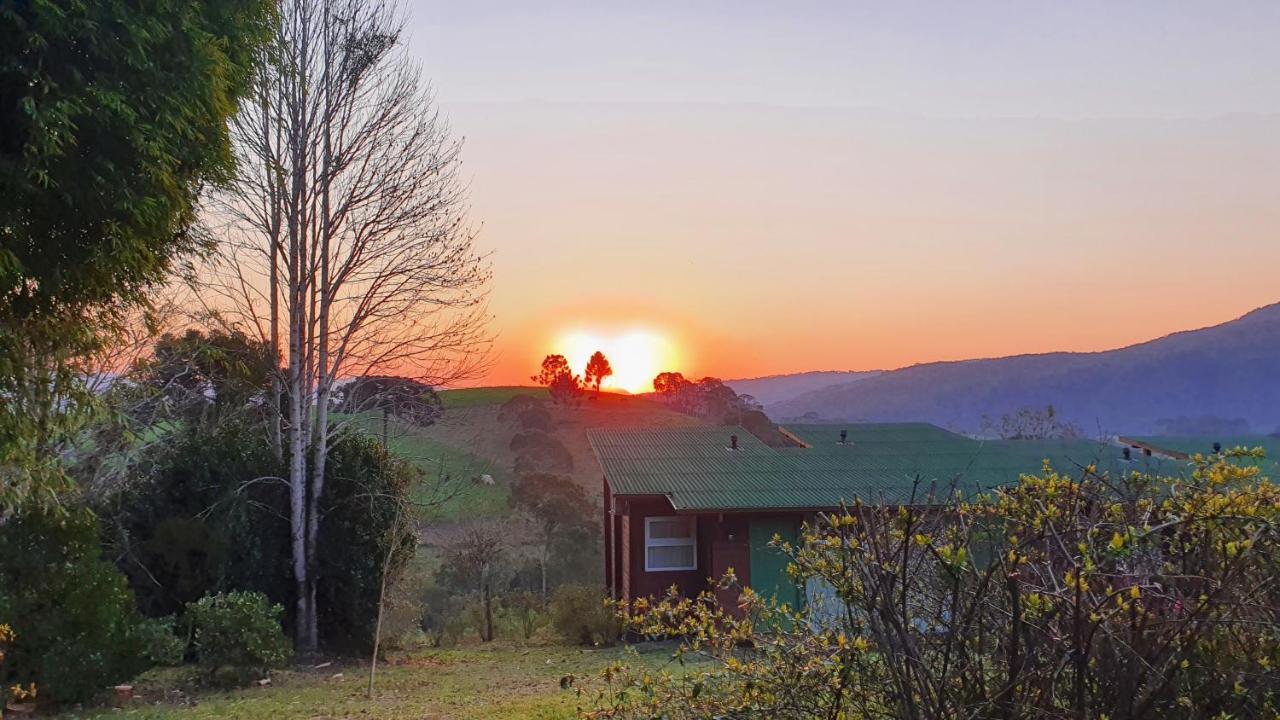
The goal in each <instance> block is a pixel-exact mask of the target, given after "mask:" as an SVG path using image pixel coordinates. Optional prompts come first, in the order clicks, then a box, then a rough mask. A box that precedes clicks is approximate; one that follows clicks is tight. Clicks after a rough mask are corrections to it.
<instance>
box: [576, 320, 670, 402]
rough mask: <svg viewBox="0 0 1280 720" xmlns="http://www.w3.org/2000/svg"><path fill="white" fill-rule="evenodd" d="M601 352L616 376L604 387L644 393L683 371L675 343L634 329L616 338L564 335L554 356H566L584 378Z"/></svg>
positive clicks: (652, 332)
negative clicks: (660, 377)
mask: <svg viewBox="0 0 1280 720" xmlns="http://www.w3.org/2000/svg"><path fill="white" fill-rule="evenodd" d="M597 350H599V351H600V352H602V353H604V356H605V357H607V358H608V359H609V364H610V366H612V368H613V375H611V376H609V377H607V378H605V381H604V384H603V385H602V387H605V388H610V389H614V390H625V391H626V392H629V393H642V392H649V391H651V390H653V377H654V376H655V375H657V374H658V373H660V372H663V371H665V370H671V369H673V368H677V367H679V360H680V358H679V354H678V353H677V352H676V348H675V345H674V343H672V342H671V341H670V340H668V339H667V337H665V336H664V335H663V334H662V333H660V332H657V331H655V330H647V329H634V330H627V331H623V332H620V333H617V334H614V335H610V334H608V333H604V332H598V331H584V330H577V331H572V332H567V333H565V334H564V335H561V336H560V338H558V339H557V340H556V342H555V343H554V345H553V348H552V352H555V353H559V354H561V355H564V357H565V359H566V360H568V361H569V367H571V368H573V371H574V372H575V373H579V374H581V373H582V371H583V368H585V367H586V366H587V360H589V359H590V358H591V354H592V353H594V352H595V351H597Z"/></svg>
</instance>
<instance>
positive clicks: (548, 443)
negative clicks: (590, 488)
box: [511, 430, 573, 474]
mask: <svg viewBox="0 0 1280 720" xmlns="http://www.w3.org/2000/svg"><path fill="white" fill-rule="evenodd" d="M511 451H512V452H513V453H515V454H516V462H515V471H516V474H524V473H530V472H553V473H556V472H558V473H567V472H572V471H573V455H572V454H571V453H570V452H569V449H568V448H566V447H565V446H564V443H562V442H560V441H559V440H557V439H556V438H554V437H552V436H551V435H548V434H547V433H545V432H542V431H541V430H530V431H528V432H524V433H520V434H518V435H516V436H515V437H513V438H511Z"/></svg>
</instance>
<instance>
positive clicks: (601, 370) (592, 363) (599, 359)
mask: <svg viewBox="0 0 1280 720" xmlns="http://www.w3.org/2000/svg"><path fill="white" fill-rule="evenodd" d="M612 374H613V367H612V366H611V365H609V358H607V357H605V356H604V353H602V352H600V351H599V350H597V351H595V353H594V354H593V355H592V356H591V359H590V360H588V361H587V369H586V372H585V373H584V374H583V376H582V378H583V381H584V382H585V383H586V384H587V385H590V386H592V387H594V388H595V389H596V395H599V394H600V383H602V382H604V379H605V378H607V377H609V376H610V375H612Z"/></svg>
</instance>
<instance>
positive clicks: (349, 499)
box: [101, 425, 416, 650]
mask: <svg viewBox="0 0 1280 720" xmlns="http://www.w3.org/2000/svg"><path fill="white" fill-rule="evenodd" d="M264 435H265V433H264V432H263V431H262V428H261V426H255V425H248V426H244V425H231V426H227V427H222V428H220V429H218V430H217V431H216V432H207V433H204V434H201V435H198V436H197V435H195V434H190V435H187V436H185V437H183V438H181V439H180V440H178V441H176V442H175V443H173V445H172V446H171V447H168V448H166V449H165V450H163V451H162V452H161V453H160V454H159V456H158V457H156V458H155V459H154V460H153V461H152V465H151V468H150V475H149V478H148V479H147V481H146V482H142V483H138V484H136V485H135V486H133V487H132V488H131V489H129V490H127V491H125V492H124V493H122V494H120V495H118V496H116V497H115V498H113V499H112V501H111V502H110V504H109V506H106V507H103V508H102V510H101V511H102V513H103V516H104V518H107V519H108V520H109V522H108V523H107V524H108V529H107V531H106V532H105V533H104V535H105V539H106V540H107V542H108V543H109V544H110V545H111V546H112V548H113V550H114V554H115V555H116V556H117V557H119V558H120V567H121V569H122V570H123V571H124V572H125V573H126V574H127V575H128V576H129V579H130V584H131V585H132V586H133V588H134V590H135V592H136V594H137V596H138V604H139V607H140V608H141V609H142V611H143V612H144V613H146V614H147V615H150V616H153V617H159V616H165V615H170V614H173V613H177V612H180V611H181V610H182V609H183V608H184V607H185V606H186V605H187V604H188V603H191V602H193V601H196V600H198V599H200V598H201V597H203V596H205V595H208V594H214V593H218V592H228V591H233V590H244V591H256V592H261V593H263V594H265V595H266V596H267V597H268V598H270V599H271V601H272V602H274V603H280V604H282V605H284V607H286V608H290V609H291V608H292V607H293V604H292V603H293V591H294V590H293V583H292V582H291V580H290V573H289V525H288V522H287V521H286V520H285V518H287V517H288V507H289V505H288V488H287V487H286V486H285V484H284V483H283V481H282V480H280V478H281V477H283V475H284V469H285V466H284V462H283V461H279V460H276V459H275V457H274V455H273V454H272V452H271V449H270V446H269V444H268V442H267V440H266V438H265V437H264ZM326 477H327V480H326V482H327V485H328V489H327V491H326V493H325V503H324V512H325V515H324V520H323V522H322V523H321V526H320V531H321V546H322V549H321V552H320V554H319V556H318V563H319V567H318V568H317V576H318V578H319V584H318V587H317V591H316V592H317V595H318V597H319V598H320V601H321V602H320V607H321V617H320V621H321V633H322V637H323V639H324V640H325V642H326V643H328V644H329V646H330V647H332V648H335V649H349V650H363V649H364V648H366V647H367V646H368V645H369V643H370V642H371V640H372V635H373V623H374V619H375V616H376V610H377V602H378V592H379V589H380V586H381V572H382V562H383V559H384V558H385V555H386V551H387V548H388V543H389V542H394V543H395V549H394V550H393V562H392V565H391V573H392V575H394V576H398V575H399V574H400V572H401V571H402V569H403V568H404V565H405V563H406V562H407V561H408V559H409V558H411V557H412V555H413V549H414V542H413V535H412V532H411V530H410V529H409V528H404V529H402V531H401V532H400V533H399V535H398V537H397V538H395V539H394V540H393V539H392V538H391V537H390V529H391V527H392V525H393V522H394V517H395V512H396V508H397V506H399V505H401V504H402V503H406V502H408V495H409V493H410V491H411V485H412V483H413V480H414V478H415V477H416V475H415V473H414V471H413V469H412V468H411V467H410V466H409V465H408V464H407V463H404V462H403V461H401V460H399V459H398V458H395V457H394V456H392V455H390V454H388V453H386V452H385V451H384V450H383V449H382V447H381V446H380V445H379V444H378V443H377V442H376V441H374V440H373V439H371V438H369V437H367V436H364V435H362V434H360V433H354V432H341V433H339V434H338V436H337V437H336V438H335V440H334V443H333V445H332V447H331V450H330V456H329V463H328V465H327V468H326ZM286 621H288V622H291V616H286Z"/></svg>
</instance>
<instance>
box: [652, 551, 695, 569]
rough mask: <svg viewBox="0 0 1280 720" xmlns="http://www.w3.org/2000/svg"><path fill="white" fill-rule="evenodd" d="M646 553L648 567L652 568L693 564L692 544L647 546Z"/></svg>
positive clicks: (691, 565)
mask: <svg viewBox="0 0 1280 720" xmlns="http://www.w3.org/2000/svg"><path fill="white" fill-rule="evenodd" d="M648 553H649V567H650V568H651V569H653V570H662V569H665V568H687V567H693V566H694V562H693V546H692V545H659V546H656V547H651V548H648Z"/></svg>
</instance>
